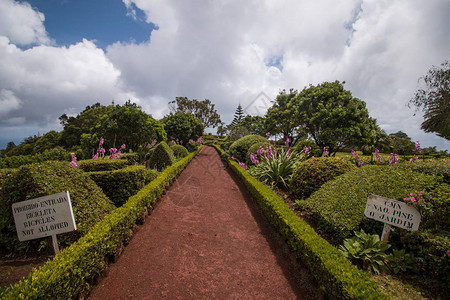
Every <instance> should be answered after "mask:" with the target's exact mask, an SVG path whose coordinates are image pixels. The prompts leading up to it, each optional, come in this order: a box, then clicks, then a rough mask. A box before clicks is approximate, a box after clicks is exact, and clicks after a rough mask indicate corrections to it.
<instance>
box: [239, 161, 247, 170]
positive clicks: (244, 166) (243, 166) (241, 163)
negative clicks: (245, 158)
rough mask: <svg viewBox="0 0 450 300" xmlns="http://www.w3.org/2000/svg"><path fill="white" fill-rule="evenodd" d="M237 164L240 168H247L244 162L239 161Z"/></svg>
mask: <svg viewBox="0 0 450 300" xmlns="http://www.w3.org/2000/svg"><path fill="white" fill-rule="evenodd" d="M239 165H240V166H241V167H242V168H244V169H245V170H247V169H248V167H247V165H246V164H244V163H243V162H240V163H239Z"/></svg>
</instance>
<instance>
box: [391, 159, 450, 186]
mask: <svg viewBox="0 0 450 300" xmlns="http://www.w3.org/2000/svg"><path fill="white" fill-rule="evenodd" d="M398 168H401V169H410V170H413V171H415V172H420V173H426V174H430V175H439V176H442V177H443V179H444V182H445V183H448V184H450V159H448V158H447V159H439V160H434V159H433V160H425V161H423V160H421V159H419V160H416V161H414V162H405V163H401V164H398Z"/></svg>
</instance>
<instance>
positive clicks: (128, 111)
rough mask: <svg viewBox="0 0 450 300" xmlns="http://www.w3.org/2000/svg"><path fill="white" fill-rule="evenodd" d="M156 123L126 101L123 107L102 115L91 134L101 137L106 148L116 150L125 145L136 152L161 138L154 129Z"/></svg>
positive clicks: (117, 106) (117, 107)
mask: <svg viewBox="0 0 450 300" xmlns="http://www.w3.org/2000/svg"><path fill="white" fill-rule="evenodd" d="M157 123H158V121H156V120H154V119H153V118H152V117H151V116H149V115H148V114H146V113H145V112H143V111H142V110H141V108H140V107H139V106H137V105H136V104H134V103H131V102H130V101H128V102H126V103H125V104H124V105H123V106H120V105H116V106H115V107H114V108H113V109H111V111H110V112H109V113H107V114H105V115H103V116H102V117H101V118H100V120H99V122H98V123H97V124H96V125H95V127H94V128H93V129H92V130H91V133H92V134H97V136H98V137H103V138H104V139H105V144H106V145H107V146H112V147H116V148H117V147H120V145H122V144H125V145H126V147H127V149H131V150H134V151H136V150H137V149H138V148H139V146H143V145H145V144H147V143H151V142H152V141H153V140H157V139H158V138H161V136H159V137H158V132H157V131H156V130H155V127H154V125H155V124H157ZM158 126H159V127H161V126H160V125H158ZM158 126H156V128H158ZM160 134H161V133H160Z"/></svg>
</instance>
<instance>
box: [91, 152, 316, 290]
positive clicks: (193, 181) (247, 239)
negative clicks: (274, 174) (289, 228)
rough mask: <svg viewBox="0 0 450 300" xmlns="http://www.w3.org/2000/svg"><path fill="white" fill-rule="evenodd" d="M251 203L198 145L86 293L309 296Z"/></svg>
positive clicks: (214, 154)
mask: <svg viewBox="0 0 450 300" xmlns="http://www.w3.org/2000/svg"><path fill="white" fill-rule="evenodd" d="M253 203H254V200H252V198H251V196H250V195H249V194H248V192H247V191H246V190H245V188H244V187H243V186H242V185H241V184H240V183H239V182H238V181H237V180H236V179H235V177H234V175H232V174H231V173H230V172H229V171H228V170H227V169H226V168H225V165H224V163H223V162H222V161H221V159H220V157H219V155H218V154H217V152H216V150H215V149H214V148H211V147H208V146H204V147H203V149H202V151H201V152H200V153H199V154H198V155H197V157H196V158H195V159H194V160H193V161H192V162H191V163H190V164H189V165H188V167H187V168H186V169H185V170H184V171H183V172H182V174H181V175H180V176H179V177H178V179H177V180H176V181H175V182H174V183H173V185H172V186H171V187H170V188H169V190H168V191H167V193H166V195H164V196H163V197H162V199H161V200H160V202H159V203H158V204H157V206H156V208H155V209H154V211H153V212H152V214H151V215H150V216H149V217H148V218H147V219H146V222H145V223H144V225H142V226H141V227H140V228H139V230H138V231H137V233H136V234H135V236H134V237H133V239H132V240H131V242H130V244H129V245H128V246H127V247H126V248H125V250H124V252H123V254H122V256H121V257H120V258H119V259H118V261H117V262H116V263H114V264H112V265H111V266H110V268H109V270H108V273H107V276H106V277H105V278H103V279H102V280H100V282H99V283H98V284H97V286H95V287H94V288H93V290H92V292H91V294H90V299H199V298H200V299H299V298H301V299H310V298H315V296H316V295H311V293H310V292H308V290H307V289H306V288H303V287H304V284H302V283H300V280H298V270H294V269H293V267H292V265H291V264H290V260H289V257H288V256H287V255H286V254H285V252H284V251H283V250H282V249H283V247H282V246H281V245H280V244H279V241H278V240H277V238H275V237H274V234H272V231H271V229H270V226H269V225H268V223H267V221H266V220H265V219H264V218H263V217H262V215H261V214H260V212H259V211H258V210H257V208H256V207H255V205H254V204H253ZM295 274H297V276H295ZM313 293H314V292H313Z"/></svg>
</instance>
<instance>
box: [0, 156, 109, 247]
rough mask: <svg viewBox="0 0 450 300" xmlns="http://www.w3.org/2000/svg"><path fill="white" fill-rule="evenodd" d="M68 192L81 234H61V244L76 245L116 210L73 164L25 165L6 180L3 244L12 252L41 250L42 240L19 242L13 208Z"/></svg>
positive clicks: (0, 206) (0, 209)
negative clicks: (39, 246) (19, 203)
mask: <svg viewBox="0 0 450 300" xmlns="http://www.w3.org/2000/svg"><path fill="white" fill-rule="evenodd" d="M66 190H67V191H69V192H70V198H71V202H72V206H73V213H74V216H75V221H76V223H77V231H75V232H70V233H65V234H62V235H60V238H59V240H60V242H63V243H72V242H73V241H75V240H76V239H78V238H79V237H80V236H81V235H83V234H85V233H86V232H88V231H89V229H91V228H92V227H93V226H94V225H95V224H96V223H98V222H99V221H100V220H101V219H103V218H104V217H105V216H106V215H107V214H108V213H110V212H111V211H112V210H113V209H114V208H115V207H114V205H113V204H112V202H111V201H110V200H109V199H108V198H107V197H106V196H105V194H103V192H102V190H101V189H100V188H99V187H98V186H97V185H96V184H95V183H94V182H93V181H92V180H91V179H90V178H89V177H88V176H87V175H86V174H85V173H84V172H82V171H81V170H78V169H76V168H73V167H72V166H71V165H70V164H69V163H63V162H44V163H42V164H33V165H26V166H22V167H20V168H19V169H18V170H17V171H14V172H12V173H10V174H9V175H8V176H6V178H4V180H3V184H2V188H1V190H0V231H1V233H2V234H1V238H0V245H1V246H2V247H4V248H5V249H8V250H9V251H28V250H32V249H38V245H39V243H40V240H32V241H27V242H19V240H18V239H17V234H16V229H15V224H14V219H13V216H12V212H11V205H12V204H13V203H16V202H20V201H25V200H28V199H33V198H38V197H42V196H46V195H51V194H55V193H60V192H62V191H66Z"/></svg>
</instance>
